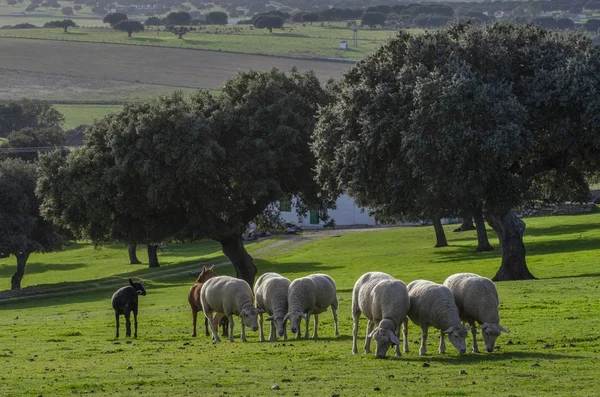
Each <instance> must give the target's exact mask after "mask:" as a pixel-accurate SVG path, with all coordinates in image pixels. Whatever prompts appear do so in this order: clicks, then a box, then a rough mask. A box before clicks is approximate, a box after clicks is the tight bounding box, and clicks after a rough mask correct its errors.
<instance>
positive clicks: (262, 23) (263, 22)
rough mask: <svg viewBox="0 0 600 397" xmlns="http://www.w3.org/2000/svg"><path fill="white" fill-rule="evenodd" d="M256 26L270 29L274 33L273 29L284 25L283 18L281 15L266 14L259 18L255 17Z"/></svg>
mask: <svg viewBox="0 0 600 397" xmlns="http://www.w3.org/2000/svg"><path fill="white" fill-rule="evenodd" d="M253 20H254V27H255V28H257V29H269V32H271V33H273V29H280V28H281V27H283V18H282V17H280V16H279V15H272V14H265V15H261V16H259V17H257V18H253Z"/></svg>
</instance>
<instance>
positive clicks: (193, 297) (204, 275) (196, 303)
mask: <svg viewBox="0 0 600 397" xmlns="http://www.w3.org/2000/svg"><path fill="white" fill-rule="evenodd" d="M214 269H215V265H212V266H211V267H209V268H207V267H206V266H202V272H200V275H199V276H198V278H197V279H196V282H195V283H194V285H192V286H191V287H190V290H189V291H188V302H189V303H190V307H191V308H192V325H193V328H194V332H193V333H192V336H193V337H195V336H196V322H197V319H198V312H201V311H202V304H201V303H200V290H201V289H202V285H203V284H204V282H205V281H206V280H208V279H210V278H213V277H216V276H217V273H216V272H215V270H214ZM219 324H220V325H222V326H223V332H222V334H221V335H222V336H228V335H229V334H228V332H227V326H228V322H227V318H226V317H223V318H222V319H221V321H220V323H219ZM204 330H205V332H206V336H209V335H210V333H209V332H208V319H207V318H206V317H204Z"/></svg>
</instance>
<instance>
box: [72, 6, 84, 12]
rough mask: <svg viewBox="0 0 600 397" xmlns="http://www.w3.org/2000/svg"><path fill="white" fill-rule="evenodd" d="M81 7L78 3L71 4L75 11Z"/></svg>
mask: <svg viewBox="0 0 600 397" xmlns="http://www.w3.org/2000/svg"><path fill="white" fill-rule="evenodd" d="M81 8H82V7H81V6H80V5H79V4H77V5H75V6H73V9H74V10H75V11H77V12H79V11H81Z"/></svg>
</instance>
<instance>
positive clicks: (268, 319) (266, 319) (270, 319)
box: [265, 317, 273, 321]
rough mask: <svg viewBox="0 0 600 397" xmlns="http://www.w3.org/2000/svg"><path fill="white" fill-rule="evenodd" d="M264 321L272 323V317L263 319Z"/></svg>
mask: <svg viewBox="0 0 600 397" xmlns="http://www.w3.org/2000/svg"><path fill="white" fill-rule="evenodd" d="M265 321H273V317H269V318H265Z"/></svg>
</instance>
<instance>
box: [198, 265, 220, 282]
mask: <svg viewBox="0 0 600 397" xmlns="http://www.w3.org/2000/svg"><path fill="white" fill-rule="evenodd" d="M216 276H218V274H217V272H215V265H212V266H211V267H206V266H202V271H201V272H200V275H199V276H198V278H197V279H196V282H197V283H203V282H205V281H206V280H208V279H210V278H213V277H216Z"/></svg>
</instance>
